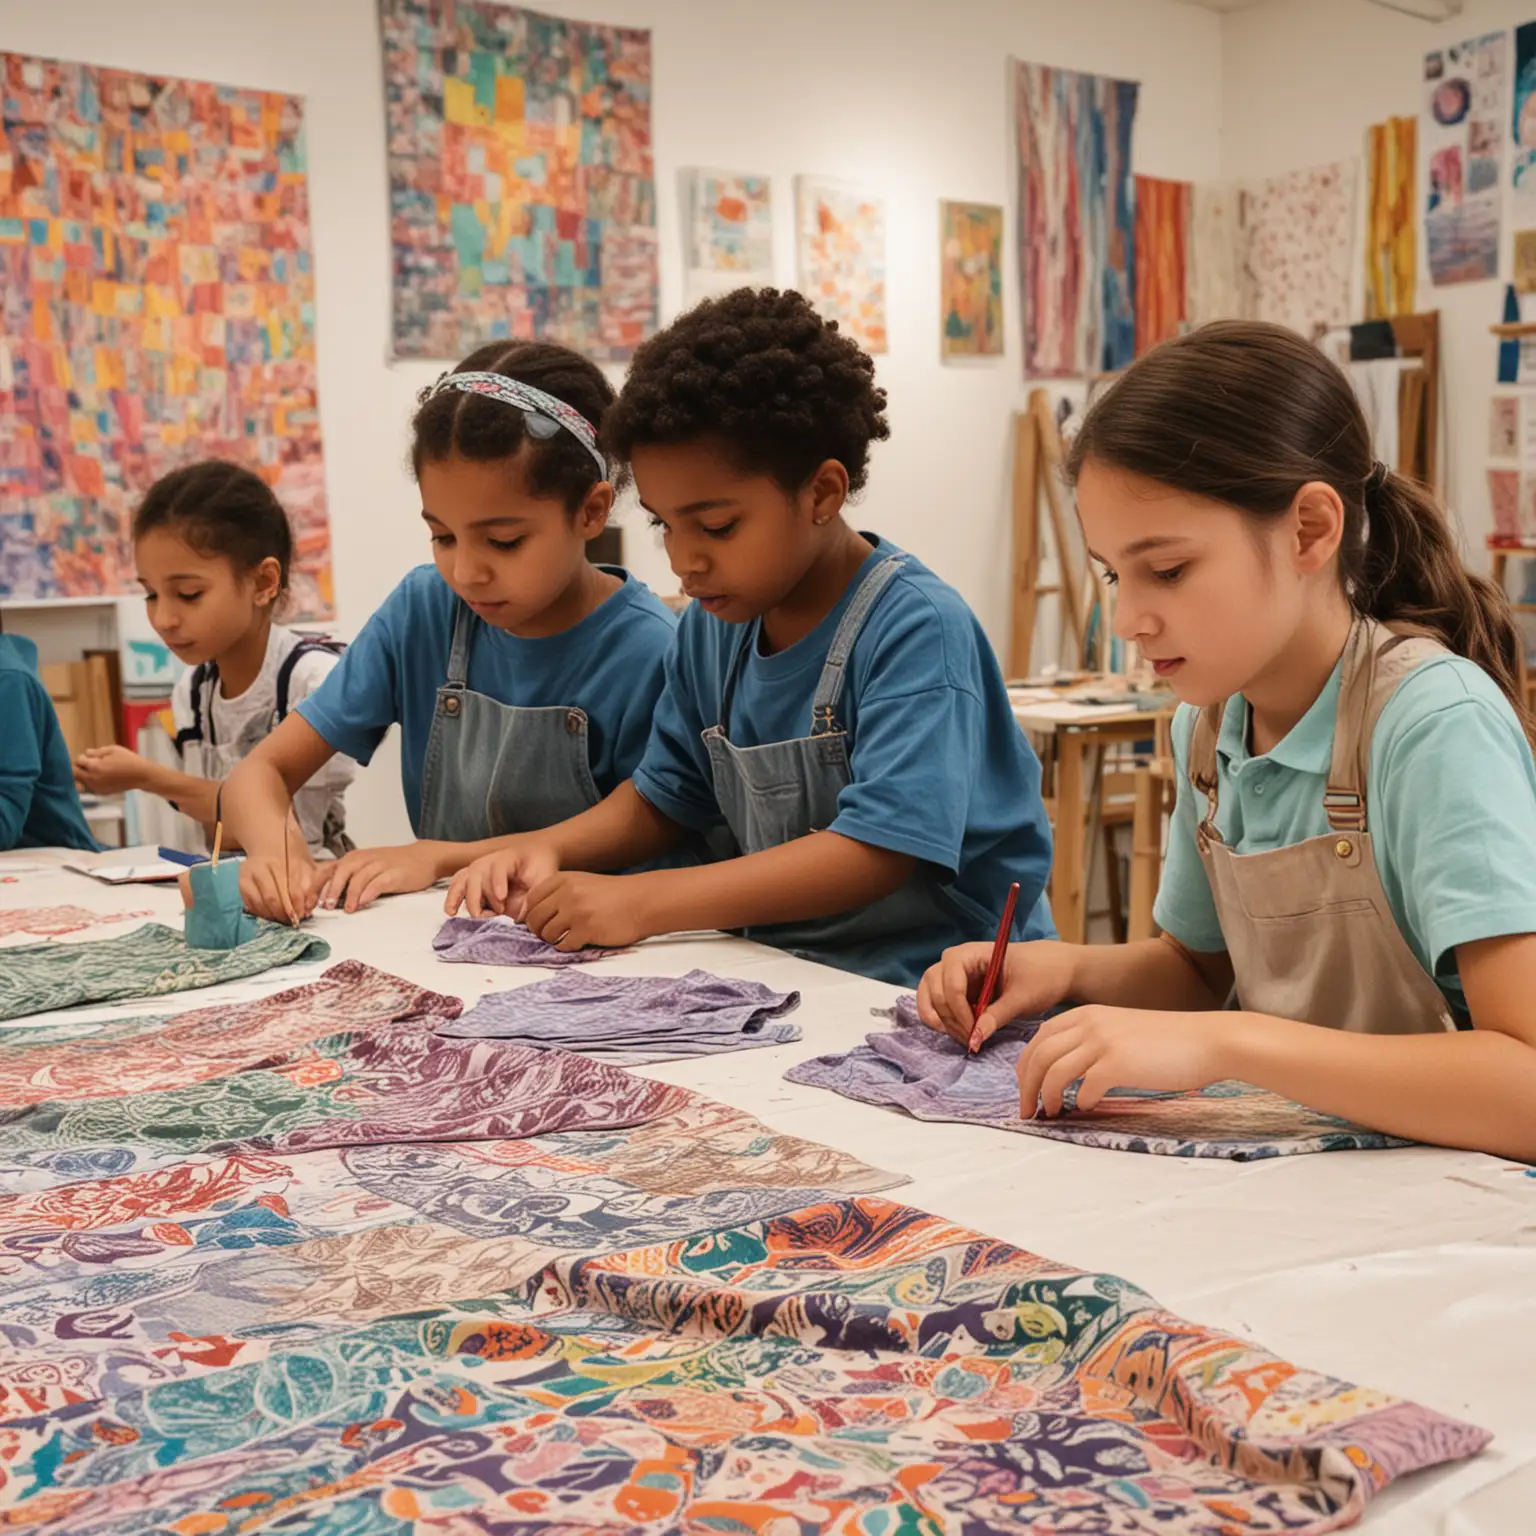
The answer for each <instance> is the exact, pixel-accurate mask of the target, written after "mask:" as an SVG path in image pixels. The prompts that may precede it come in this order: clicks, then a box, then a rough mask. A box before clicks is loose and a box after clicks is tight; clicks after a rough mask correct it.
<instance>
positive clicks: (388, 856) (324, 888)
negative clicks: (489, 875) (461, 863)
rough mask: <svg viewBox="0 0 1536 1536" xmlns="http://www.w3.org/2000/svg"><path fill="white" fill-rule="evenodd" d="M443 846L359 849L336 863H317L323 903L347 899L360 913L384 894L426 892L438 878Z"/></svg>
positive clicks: (348, 907) (348, 906)
mask: <svg viewBox="0 0 1536 1536" xmlns="http://www.w3.org/2000/svg"><path fill="white" fill-rule="evenodd" d="M439 857H440V853H439V845H438V844H436V843H421V842H417V843H406V844H404V845H403V846H401V847H398V848H355V849H353V851H352V852H351V853H349V854H346V855H344V856H343V857H342V858H339V859H337V861H336V862H335V863H334V864H330V865H327V866H324V867H321V866H317V868H318V869H319V874H320V882H321V885H320V905H321V906H322V907H334V906H335V905H336V904H337V903H338V902H340V901H343V899H344V900H345V905H346V910H347V911H348V912H356V911H357V910H358V908H360V907H366V906H368V905H369V904H370V903H371V902H374V901H376V900H377V899H378V898H379V897H380V896H395V895H398V894H399V893H400V892H402V891H424V890H426V888H427V887H428V886H429V885H432V884H434V883H435V882H436V881H437V879H438V860H439Z"/></svg>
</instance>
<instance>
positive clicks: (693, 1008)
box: [438, 971, 800, 1067]
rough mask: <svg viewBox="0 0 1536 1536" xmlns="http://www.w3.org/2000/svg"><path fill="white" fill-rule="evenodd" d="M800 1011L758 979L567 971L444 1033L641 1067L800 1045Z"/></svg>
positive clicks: (792, 998)
mask: <svg viewBox="0 0 1536 1536" xmlns="http://www.w3.org/2000/svg"><path fill="white" fill-rule="evenodd" d="M799 1006H800V994H799V993H798V992H788V993H785V992H775V991H774V990H773V989H772V988H771V987H765V986H764V985H763V984H762V983H761V982H759V981H738V980H736V979H735V978H731V977H724V976H712V975H711V974H710V973H709V972H708V971H689V972H688V973H687V975H685V976H600V975H594V974H592V973H590V972H589V973H587V974H585V975H578V974H575V973H573V972H569V971H568V972H566V973H565V974H564V975H563V976H551V977H550V978H549V980H548V981H536V982H534V983H533V984H532V985H530V986H526V987H514V988H513V989H512V990H511V991H509V992H492V993H490V994H488V995H487V996H485V997H482V998H481V999H480V1001H479V1002H478V1003H477V1004H476V1005H475V1006H474V1007H473V1008H472V1009H470V1011H469V1012H468V1013H466V1014H465V1015H464V1016H463V1017H462V1018H458V1019H449V1020H448V1021H447V1022H445V1023H443V1024H441V1025H439V1026H438V1033H439V1034H443V1035H456V1036H473V1037H478V1038H486V1037H490V1038H492V1039H496V1040H506V1041H512V1042H515V1043H516V1044H518V1045H526V1046H537V1047H539V1048H540V1049H548V1048H550V1047H554V1046H557V1047H559V1048H560V1049H561V1050H564V1051H575V1052H577V1053H579V1054H580V1055H583V1056H597V1057H600V1058H601V1059H602V1060H604V1061H607V1062H612V1063H613V1064H614V1065H616V1066H624V1067H638V1066H644V1065H646V1064H648V1063H651V1062H657V1061H678V1060H681V1059H682V1058H684V1057H688V1056H714V1055H718V1054H720V1053H721V1052H724V1051H742V1050H748V1049H751V1048H753V1047H756V1046H765V1045H782V1044H784V1043H785V1042H786V1041H789V1040H798V1039H799V1038H800V1026H799V1025H798V1024H790V1023H786V1022H784V1015H785V1014H788V1013H793V1012H794V1010H795V1009H796V1008H798V1007H799Z"/></svg>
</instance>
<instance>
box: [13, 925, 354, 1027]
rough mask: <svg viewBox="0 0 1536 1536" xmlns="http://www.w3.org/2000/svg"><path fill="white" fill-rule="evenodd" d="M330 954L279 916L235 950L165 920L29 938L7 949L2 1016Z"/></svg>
mask: <svg viewBox="0 0 1536 1536" xmlns="http://www.w3.org/2000/svg"><path fill="white" fill-rule="evenodd" d="M330 953H331V946H330V945H329V944H327V943H326V942H325V940H324V939H317V938H316V937H315V936H314V935H313V934H312V933H305V932H304V931H303V930H302V929H299V928H287V927H283V926H281V925H279V924H277V923H262V924H261V925H260V929H259V931H258V933H257V934H256V937H255V938H254V939H252V940H251V941H250V943H249V944H242V945H241V946H240V947H239V948H238V949H229V950H213V949H192V948H191V947H190V946H189V945H188V944H187V941H186V940H185V939H184V938H183V937H182V936H181V934H179V933H177V932H176V930H175V929H174V928H167V927H166V926H165V925H164V924H163V923H146V924H145V925H144V926H143V927H142V928H135V929H134V930H133V932H132V933H125V934H123V935H122V936H121V937H120V938H115V939H99V940H97V941H95V942H87V943H83V944H21V945H17V946H15V947H14V948H9V949H7V950H6V951H5V960H4V964H0V1019H19V1018H21V1017H23V1016H24V1015H26V1014H29V1013H43V1012H46V1011H48V1010H50V1009H54V1008H71V1007H73V1006H74V1005H75V1004H76V1003H114V1002H120V1001H122V1000H123V999H125V998H131V997H163V996H165V995H166V994H167V993H170V992H190V991H192V990H193V989H194V988H197V987H214V986H217V985H218V984H219V983H220V982H221V981H238V980H240V979H241V978H242V977H245V976H255V975H258V974H259V973H260V972H262V971H269V970H271V969H272V968H273V967H274V966H278V965H291V964H292V963H293V962H294V961H296V960H324V959H326V958H327V957H328V956H329V955H330Z"/></svg>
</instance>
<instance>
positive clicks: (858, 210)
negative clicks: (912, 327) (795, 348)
mask: <svg viewBox="0 0 1536 1536" xmlns="http://www.w3.org/2000/svg"><path fill="white" fill-rule="evenodd" d="M795 225H796V231H797V244H798V247H799V259H800V289H801V292H803V293H804V294H805V296H806V298H808V299H809V300H810V301H811V303H813V304H814V305H815V306H816V308H817V309H818V310H819V311H820V312H821V314H822V315H823V316H824V317H825V318H826V319H828V320H836V321H837V323H838V325H839V327H840V328H841V329H842V330H843V331H844V332H845V333H846V334H848V335H849V336H852V337H853V339H854V340H855V341H856V342H858V344H859V345H860V346H861V347H863V348H864V350H865V351H866V352H884V351H886V350H888V345H889V344H888V342H887V340H886V331H885V203H884V201H883V200H882V199H881V198H878V197H875V196H874V195H872V194H870V193H867V192H860V191H856V190H855V189H853V188H851V187H846V186H843V185H841V184H840V183H838V182H835V181H824V180H822V179H821V178H819V177H816V176H798V177H796V178H795Z"/></svg>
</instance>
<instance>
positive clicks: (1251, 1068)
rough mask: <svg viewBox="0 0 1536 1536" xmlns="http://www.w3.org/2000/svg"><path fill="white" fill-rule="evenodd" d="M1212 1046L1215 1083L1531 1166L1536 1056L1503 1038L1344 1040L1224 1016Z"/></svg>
mask: <svg viewBox="0 0 1536 1536" xmlns="http://www.w3.org/2000/svg"><path fill="white" fill-rule="evenodd" d="M1223 1023H1224V1024H1225V1021H1223ZM1222 1038H1223V1046H1222V1050H1223V1054H1224V1056H1225V1060H1224V1062H1223V1073H1222V1075H1223V1076H1225V1077H1235V1078H1240V1079H1242V1081H1244V1082H1248V1083H1253V1084H1255V1085H1256V1086H1258V1087H1260V1088H1268V1089H1269V1090H1270V1091H1271V1092H1273V1093H1279V1094H1283V1095H1284V1096H1285V1097H1286V1098H1288V1099H1295V1100H1296V1101H1297V1102H1298V1103H1301V1104H1306V1105H1309V1106H1310V1107H1311V1108H1313V1109H1318V1110H1322V1111H1323V1113H1324V1114H1330V1115H1338V1116H1340V1117H1342V1118H1343V1119H1346V1120H1353V1121H1355V1122H1356V1123H1357V1124H1359V1125H1366V1126H1369V1127H1370V1128H1371V1129H1372V1130H1377V1131H1384V1132H1386V1133H1387V1134H1388V1135H1391V1136H1402V1137H1405V1138H1407V1139H1408V1140H1410V1141H1425V1142H1433V1143H1434V1144H1436V1145H1437V1146H1446V1147H1467V1148H1469V1149H1471V1150H1473V1151H1478V1152H1491V1153H1493V1154H1495V1155H1496V1156H1500V1157H1512V1158H1517V1159H1519V1160H1520V1161H1522V1162H1536V1048H1533V1047H1532V1046H1529V1045H1527V1044H1525V1042H1524V1041H1522V1040H1517V1039H1516V1038H1515V1037H1514V1036H1512V1035H1507V1034H1503V1033H1501V1032H1500V1031H1498V1030H1495V1029H1472V1030H1457V1031H1446V1032H1445V1033H1444V1034H1433V1035H1366V1034H1352V1033H1349V1032H1348V1031H1345V1030H1338V1029H1324V1028H1322V1027H1320V1026H1319V1025H1316V1024H1298V1023H1296V1022H1295V1021H1294V1020H1291V1019H1278V1018H1274V1017H1272V1016H1270V1015H1268V1014H1251V1013H1234V1014H1233V1015H1232V1016H1231V1027H1230V1029H1227V1028H1224V1029H1223V1037H1222Z"/></svg>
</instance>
